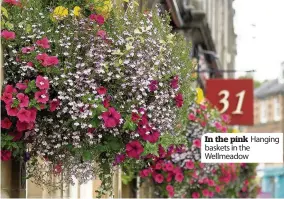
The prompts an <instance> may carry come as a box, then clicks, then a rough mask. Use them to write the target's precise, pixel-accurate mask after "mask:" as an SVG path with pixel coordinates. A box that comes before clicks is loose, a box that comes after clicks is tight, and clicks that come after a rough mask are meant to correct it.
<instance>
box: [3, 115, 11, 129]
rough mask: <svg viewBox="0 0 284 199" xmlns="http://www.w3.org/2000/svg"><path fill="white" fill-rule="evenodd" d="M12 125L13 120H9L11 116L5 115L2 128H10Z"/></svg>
mask: <svg viewBox="0 0 284 199" xmlns="http://www.w3.org/2000/svg"><path fill="white" fill-rule="evenodd" d="M11 126H12V122H11V121H10V120H9V118H7V117H5V118H4V119H3V120H1V128H3V129H9V128H10V127H11Z"/></svg>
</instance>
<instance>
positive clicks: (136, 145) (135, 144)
mask: <svg viewBox="0 0 284 199" xmlns="http://www.w3.org/2000/svg"><path fill="white" fill-rule="evenodd" d="M143 151H144V148H143V146H142V145H141V143H140V142H139V141H138V140H134V141H131V142H129V143H128V144H126V154H127V155H128V157H131V158H135V159H139V157H140V155H141V154H142V153H143Z"/></svg>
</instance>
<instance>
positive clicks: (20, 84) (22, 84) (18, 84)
mask: <svg viewBox="0 0 284 199" xmlns="http://www.w3.org/2000/svg"><path fill="white" fill-rule="evenodd" d="M16 88H17V89H19V90H26V88H28V85H27V84H26V83H17V84H16Z"/></svg>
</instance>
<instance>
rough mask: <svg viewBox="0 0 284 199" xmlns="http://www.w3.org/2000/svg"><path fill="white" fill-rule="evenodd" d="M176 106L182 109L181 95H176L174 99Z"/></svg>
mask: <svg viewBox="0 0 284 199" xmlns="http://www.w3.org/2000/svg"><path fill="white" fill-rule="evenodd" d="M175 101H176V105H177V107H179V108H180V107H182V105H183V97H182V94H181V93H178V94H177V96H176V97H175Z"/></svg>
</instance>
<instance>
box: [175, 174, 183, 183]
mask: <svg viewBox="0 0 284 199" xmlns="http://www.w3.org/2000/svg"><path fill="white" fill-rule="evenodd" d="M183 178H184V176H183V174H182V173H177V174H176V175H175V180H176V181H177V182H182V181H183Z"/></svg>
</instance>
